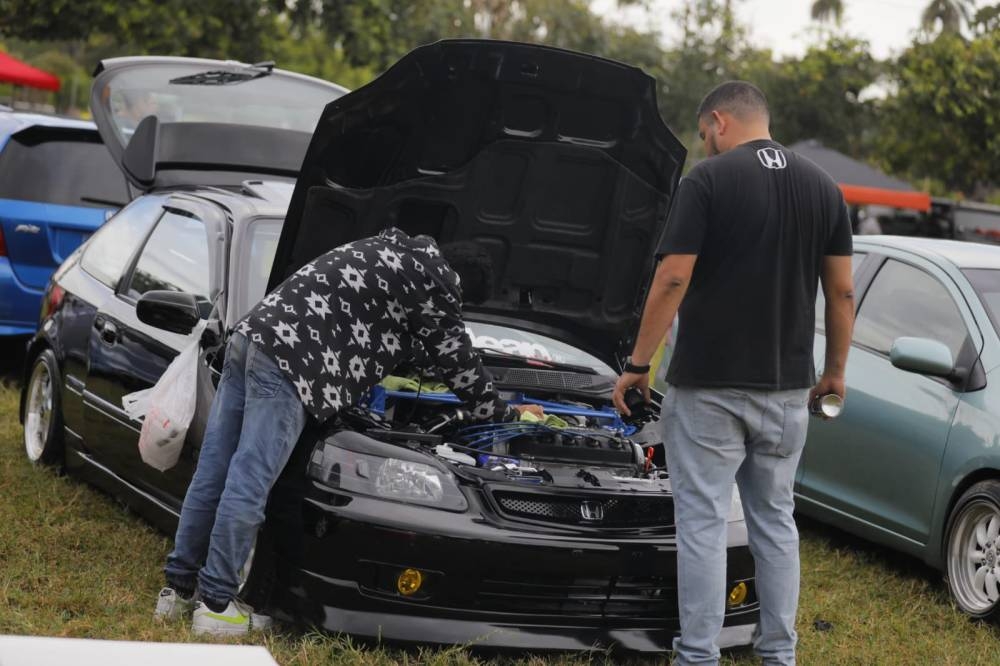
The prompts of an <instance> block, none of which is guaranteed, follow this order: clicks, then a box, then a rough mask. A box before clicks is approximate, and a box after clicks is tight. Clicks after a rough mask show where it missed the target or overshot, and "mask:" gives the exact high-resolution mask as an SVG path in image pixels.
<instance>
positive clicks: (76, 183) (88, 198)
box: [0, 126, 129, 208]
mask: <svg viewBox="0 0 1000 666" xmlns="http://www.w3.org/2000/svg"><path fill="white" fill-rule="evenodd" d="M0 199H18V200H21V201H35V202H40V203H53V204H62V205H66V206H93V207H98V208H116V207H119V206H122V205H124V204H125V203H126V202H128V199H129V196H128V191H127V189H126V187H125V179H124V178H123V177H122V173H121V171H120V170H119V169H118V167H117V165H116V164H115V162H114V160H112V159H111V154H110V153H109V152H108V149H107V148H106V147H105V145H104V144H103V143H102V142H101V140H100V137H99V136H98V134H97V132H96V131H87V130H76V129H65V128H58V127H38V126H36V127H30V128H28V129H25V130H22V131H20V132H18V133H17V134H14V135H13V136H12V137H11V138H10V140H9V141H8V142H7V145H6V146H5V147H4V149H3V152H0Z"/></svg>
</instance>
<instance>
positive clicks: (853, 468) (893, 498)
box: [796, 236, 1000, 618]
mask: <svg viewBox="0 0 1000 666" xmlns="http://www.w3.org/2000/svg"><path fill="white" fill-rule="evenodd" d="M854 250H855V254H854V283H855V288H856V289H855V299H856V303H857V320H856V324H855V328H854V336H853V339H852V345H851V352H850V357H849V360H848V364H847V402H846V405H845V409H844V411H843V413H842V414H841V415H840V417H838V418H836V419H833V420H828V421H823V420H819V419H813V422H812V423H811V425H810V429H809V437H808V440H807V443H806V448H805V452H804V454H803V457H802V462H801V465H800V467H799V470H798V476H797V478H796V496H797V507H798V510H799V511H800V512H801V513H803V514H805V515H808V516H811V517H813V518H816V519H818V520H820V521H822V522H826V523H829V524H832V525H836V526H837V527H840V528H842V529H844V530H846V531H848V532H852V533H854V534H857V535H859V536H862V537H864V538H866V539H870V540H872V541H876V542H879V543H882V544H885V545H887V546H890V547H892V548H894V549H898V550H901V551H904V552H906V553H910V554H912V555H915V556H917V557H919V558H921V559H923V560H924V561H925V562H927V563H928V564H929V565H931V566H933V567H935V568H938V569H941V570H943V571H944V572H945V576H946V579H947V583H948V588H949V590H950V592H951V594H952V596H953V598H954V599H955V602H956V603H957V604H958V606H959V607H960V608H961V609H962V610H963V611H965V612H966V613H968V614H969V615H971V616H974V617H977V618H987V617H992V618H997V617H998V616H1000V334H998V332H1000V247H998V246H987V245H980V244H975V243H959V242H955V241H940V240H932V239H923V238H921V239H918V238H901V237H888V236H883V237H877V236H876V237H871V236H868V237H857V238H855V248H854ZM823 310H824V303H823V298H822V295H820V299H819V302H818V303H817V307H816V312H817V315H816V333H817V334H816V343H815V358H816V363H817V368H818V369H821V368H822V363H823V360H824V349H825V344H826V340H825V337H824V327H823V323H824V322H823Z"/></svg>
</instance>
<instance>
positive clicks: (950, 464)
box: [924, 372, 1000, 568]
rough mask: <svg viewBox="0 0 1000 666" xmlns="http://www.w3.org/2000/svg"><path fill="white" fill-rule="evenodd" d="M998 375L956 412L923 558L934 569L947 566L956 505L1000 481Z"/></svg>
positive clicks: (970, 394) (999, 399)
mask: <svg viewBox="0 0 1000 666" xmlns="http://www.w3.org/2000/svg"><path fill="white" fill-rule="evenodd" d="M996 374H997V373H995V372H994V373H990V375H989V376H988V381H987V387H986V388H985V389H984V390H982V391H975V392H971V393H966V394H965V395H964V396H963V397H962V400H961V401H959V405H958V409H957V410H956V411H955V418H954V421H953V422H952V427H951V431H950V432H949V435H948V445H947V448H946V449H945V454H944V458H943V459H942V461H941V472H940V475H939V479H940V482H939V483H938V496H937V497H936V498H935V502H934V516H933V519H932V522H931V525H932V532H931V534H930V535H929V539H928V541H927V552H926V555H925V557H924V559H925V561H926V562H927V563H928V564H930V565H931V566H934V567H939V568H940V567H941V566H942V565H943V563H944V552H945V551H944V540H945V538H946V537H947V535H946V529H947V524H948V516H949V514H950V513H951V510H952V508H953V507H954V506H955V502H957V501H958V498H959V497H960V496H961V494H962V493H963V492H965V490H966V489H967V488H968V487H969V486H971V485H972V484H973V483H976V482H977V481H981V480H983V479H986V478H1000V389H998V388H997V385H996V383H995V381H994V382H990V381H989V379H994V380H996V379H998V378H996V377H995V375H996Z"/></svg>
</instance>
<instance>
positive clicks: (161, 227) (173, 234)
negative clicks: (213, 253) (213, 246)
mask: <svg viewBox="0 0 1000 666" xmlns="http://www.w3.org/2000/svg"><path fill="white" fill-rule="evenodd" d="M208 261H209V259H208V236H207V234H206V232H205V224H204V223H203V222H202V221H201V220H199V219H198V218H196V217H193V216H189V215H181V214H180V213H176V212H174V211H170V210H168V211H166V212H165V213H164V214H163V217H162V218H160V222H159V223H158V224H157V225H156V228H155V229H153V233H151V234H150V235H149V240H148V241H146V246H145V247H144V248H143V249H142V254H140V255H139V261H137V262H136V264H135V270H134V271H133V272H132V278H131V280H130V281H129V284H128V287H127V288H126V289H123V290H122V292H123V293H125V294H127V295H128V296H130V297H132V298H139V297H140V296H142V295H143V294H145V293H146V292H148V291H153V290H167V291H183V292H186V293H189V294H192V295H194V296H195V298H197V299H198V306H199V309H200V310H201V316H202V317H203V318H204V317H207V316H208V314H209V312H210V311H211V309H212V299H211V298H210V295H209V277H208Z"/></svg>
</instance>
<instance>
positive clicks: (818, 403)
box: [809, 393, 844, 419]
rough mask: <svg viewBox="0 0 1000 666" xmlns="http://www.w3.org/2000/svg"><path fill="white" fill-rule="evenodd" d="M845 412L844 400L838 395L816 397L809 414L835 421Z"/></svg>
mask: <svg viewBox="0 0 1000 666" xmlns="http://www.w3.org/2000/svg"><path fill="white" fill-rule="evenodd" d="M842 411H844V400H843V399H842V398H841V397H840V396H839V395H837V394H836V393H827V394H826V395H820V396H816V398H815V399H814V400H813V401H812V403H811V404H810V405H809V412H810V413H811V414H812V415H813V416H822V417H825V418H828V419H835V418H837V417H838V416H840V413H841V412H842Z"/></svg>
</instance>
